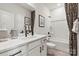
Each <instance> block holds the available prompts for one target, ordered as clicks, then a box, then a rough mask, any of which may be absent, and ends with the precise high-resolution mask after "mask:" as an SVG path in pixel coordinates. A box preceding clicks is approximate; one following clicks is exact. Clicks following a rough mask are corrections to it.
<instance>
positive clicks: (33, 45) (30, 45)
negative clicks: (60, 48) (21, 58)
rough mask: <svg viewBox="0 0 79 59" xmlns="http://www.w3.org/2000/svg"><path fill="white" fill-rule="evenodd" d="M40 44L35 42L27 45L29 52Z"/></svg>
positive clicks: (39, 41)
mask: <svg viewBox="0 0 79 59" xmlns="http://www.w3.org/2000/svg"><path fill="white" fill-rule="evenodd" d="M40 44H41V40H37V41H34V42H31V43H29V44H28V47H29V50H30V49H33V48H34V47H36V46H38V45H40Z"/></svg>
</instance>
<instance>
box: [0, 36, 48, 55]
mask: <svg viewBox="0 0 79 59" xmlns="http://www.w3.org/2000/svg"><path fill="white" fill-rule="evenodd" d="M46 39H47V36H46V35H34V36H31V37H18V38H17V39H12V40H11V39H9V38H8V41H6V42H0V56H46V55H47V45H46V41H47V40H46Z"/></svg>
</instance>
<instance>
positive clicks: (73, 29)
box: [72, 19, 79, 33]
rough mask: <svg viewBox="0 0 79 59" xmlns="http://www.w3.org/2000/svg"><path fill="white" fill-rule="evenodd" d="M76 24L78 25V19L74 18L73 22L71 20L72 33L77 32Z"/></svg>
mask: <svg viewBox="0 0 79 59" xmlns="http://www.w3.org/2000/svg"><path fill="white" fill-rule="evenodd" d="M78 25H79V22H78V19H76V20H75V21H74V22H73V28H72V31H73V32H74V33H78Z"/></svg>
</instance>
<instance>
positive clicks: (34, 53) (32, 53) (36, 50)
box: [29, 45, 41, 56]
mask: <svg viewBox="0 0 79 59" xmlns="http://www.w3.org/2000/svg"><path fill="white" fill-rule="evenodd" d="M40 48H41V46H40V45H39V46H37V47H35V48H34V49H32V50H31V51H29V56H40V55H41V54H40V53H41V51H40Z"/></svg>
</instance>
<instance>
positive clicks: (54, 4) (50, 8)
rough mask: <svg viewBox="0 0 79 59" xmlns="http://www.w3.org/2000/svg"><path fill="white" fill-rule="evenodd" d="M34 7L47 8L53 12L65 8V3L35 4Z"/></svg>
mask: <svg viewBox="0 0 79 59" xmlns="http://www.w3.org/2000/svg"><path fill="white" fill-rule="evenodd" d="M34 5H35V6H37V7H47V8H48V9H49V10H51V11H52V10H54V9H56V8H59V7H62V6H64V4H63V3H34Z"/></svg>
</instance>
